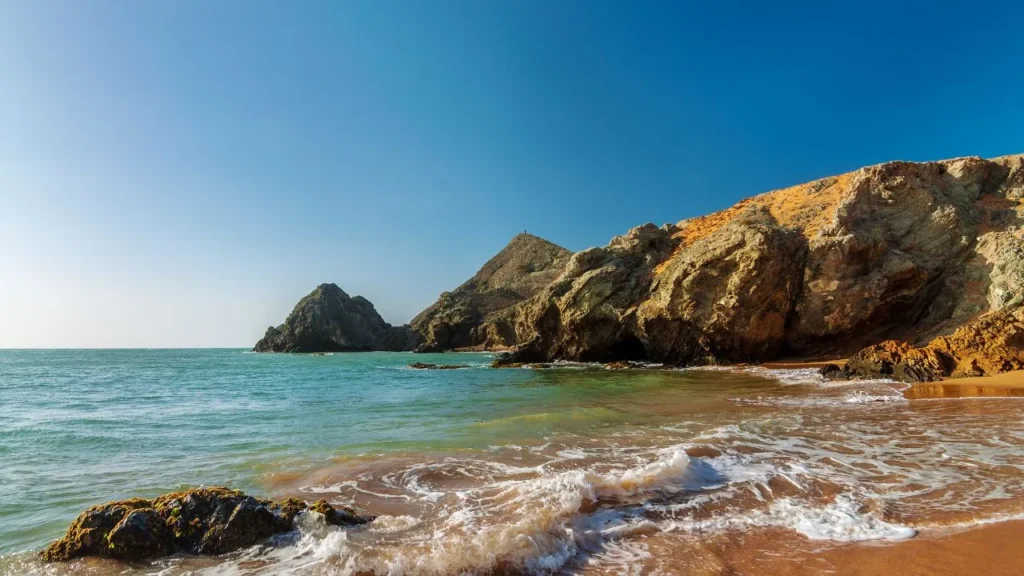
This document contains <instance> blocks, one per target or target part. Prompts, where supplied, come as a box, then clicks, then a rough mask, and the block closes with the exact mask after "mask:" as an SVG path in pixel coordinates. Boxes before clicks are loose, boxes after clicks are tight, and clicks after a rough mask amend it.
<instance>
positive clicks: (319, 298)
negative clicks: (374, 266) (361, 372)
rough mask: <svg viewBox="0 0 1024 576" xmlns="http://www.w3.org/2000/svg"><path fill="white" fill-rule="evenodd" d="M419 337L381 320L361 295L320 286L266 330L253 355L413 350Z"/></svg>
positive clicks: (335, 286)
mask: <svg viewBox="0 0 1024 576" xmlns="http://www.w3.org/2000/svg"><path fill="white" fill-rule="evenodd" d="M419 343H420V337H419V334H417V333H416V332H415V331H414V330H412V329H411V328H410V327H408V326H392V325H390V324H388V323H387V322H385V321H384V319H383V318H381V317H380V314H378V313H377V310H375V309H374V307H373V304H371V303H370V301H369V300H367V299H366V298H363V297H362V296H355V297H350V296H349V295H348V294H346V293H345V291H344V290H342V289H341V288H338V286H337V285H335V284H321V285H320V286H317V288H316V289H315V290H313V291H312V292H310V293H309V294H308V295H307V296H306V297H305V298H303V299H302V300H299V303H298V304H296V305H295V308H294V309H293V310H292V313H291V314H289V315H288V318H287V319H286V320H285V321H284V324H282V325H280V326H278V327H277V328H274V327H273V326H271V327H270V328H268V329H267V333H266V335H264V336H263V339H262V340H260V341H259V342H257V343H256V346H255V348H253V350H255V351H256V352H367V351H373V350H386V351H406V350H414V349H415V348H416V347H417V346H418V345H419Z"/></svg>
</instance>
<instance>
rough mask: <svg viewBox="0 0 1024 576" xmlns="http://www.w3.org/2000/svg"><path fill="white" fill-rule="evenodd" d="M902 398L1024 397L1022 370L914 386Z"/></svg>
mask: <svg viewBox="0 0 1024 576" xmlns="http://www.w3.org/2000/svg"><path fill="white" fill-rule="evenodd" d="M903 395H904V396H906V397H907V398H909V399H911V400H917V399H921V398H976V397H1000V396H1002V397H1007V396H1024V370H1017V371H1015V372H1005V373H1003V374H996V375H995V376H982V377H978V378H951V379H949V380H943V381H941V382H925V383H921V384H914V385H913V386H911V387H910V388H908V389H907V390H906V391H905V392H904V393H903Z"/></svg>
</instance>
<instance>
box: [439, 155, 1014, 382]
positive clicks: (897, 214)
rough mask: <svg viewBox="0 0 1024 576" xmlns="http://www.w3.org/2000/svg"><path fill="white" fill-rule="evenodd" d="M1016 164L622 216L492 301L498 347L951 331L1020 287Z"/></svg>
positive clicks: (740, 347) (959, 167) (591, 349)
mask: <svg viewBox="0 0 1024 576" xmlns="http://www.w3.org/2000/svg"><path fill="white" fill-rule="evenodd" d="M1022 162H1024V156H1020V155H1018V156H1007V157H1003V158H997V159H994V160H984V159H981V158H958V159H954V160H947V161H942V162H927V163H912V162H889V163H886V164H881V165H878V166H871V167H868V168H862V169H860V170H857V171H855V172H852V173H849V174H844V175H841V176H836V177H831V178H825V179H822V180H818V181H815V182H811V183H808V184H803V185H799V186H794V187H792V188H787V189H784V190H777V191H773V192H769V193H766V194H762V195H760V196H755V197H752V198H749V199H747V200H744V201H742V202H740V203H738V204H736V205H735V206H733V207H731V208H728V209H726V210H723V211H721V212H717V213H714V214H711V215H708V216H703V217H699V218H693V219H690V220H684V221H682V222H679V223H677V224H675V225H666V226H663V227H660V228H659V227H656V226H654V225H651V224H647V225H644V226H640V227H638V228H634V229H633V230H631V231H629V232H628V233H627V234H625V235H624V236H620V237H617V238H615V239H613V240H612V241H611V243H609V244H608V245H607V246H605V247H601V248H591V249H589V250H584V251H582V252H579V253H577V254H574V255H572V257H571V258H569V259H568V261H567V262H566V264H565V266H564V268H562V269H561V270H560V271H554V270H548V271H547V272H546V274H547V276H553V277H554V279H553V281H551V282H550V283H549V284H547V285H546V286H544V287H543V288H541V289H539V290H538V291H537V292H536V294H534V295H533V296H531V297H530V298H528V299H526V300H524V301H522V302H520V303H518V304H513V305H512V307H511V308H507V309H503V310H502V312H501V314H500V318H501V326H502V328H501V330H505V331H508V333H507V334H504V335H503V336H502V339H503V341H505V342H516V343H518V344H519V345H518V347H517V348H516V349H515V351H514V352H513V353H512V354H511V355H510V356H509V357H508V358H506V361H507V362H535V361H549V360H553V359H569V360H587V361H611V360H636V359H643V360H650V361H658V362H667V363H673V364H700V363H708V362H750V361H763V360H769V359H773V358H776V357H779V356H781V355H788V356H811V355H821V354H850V353H854V352H856V351H858V350H859V349H860V348H862V347H864V346H869V345H873V344H877V343H879V342H882V341H885V340H898V341H906V342H908V345H909V346H911V347H914V346H920V345H923V344H924V343H927V342H930V341H933V340H934V339H936V338H938V337H941V336H950V337H952V336H953V335H954V334H955V333H956V329H957V328H960V327H962V326H965V325H968V324H970V323H971V322H975V321H980V322H982V324H984V321H982V318H983V315H986V314H990V313H1001V314H1006V313H1007V312H1008V311H1012V310H1014V309H1016V308H1017V307H1018V306H1020V304H1021V301H1022V299H1024V240H1022V238H1024V230H1021V228H1020V226H1021V224H1022V223H1024V219H1022V218H1024V204H1022V198H1024V169H1022ZM560 258H561V256H560ZM555 264H556V263H555V262H554V259H552V268H554V267H555ZM547 276H546V277H547ZM1007 322H1009V321H1007ZM1011 323H1012V322H1011ZM485 324H486V323H484V322H478V323H475V324H474V323H473V322H464V323H463V324H461V325H460V326H461V327H460V333H462V334H474V330H480V329H481V328H482V327H483V326H485ZM422 326H423V324H422V322H421V323H420V324H419V327H421V329H422ZM509 327H511V328H509ZM488 330H489V328H488ZM513 332H514V334H513ZM482 340H483V341H486V339H485V338H482V336H481V335H480V334H479V333H478V332H477V333H475V339H471V340H470V341H472V342H479V341H482ZM427 341H428V342H430V341H432V340H431V338H430V337H429V336H428V338H427ZM433 341H434V342H438V343H441V342H445V341H443V340H441V339H437V338H434V339H433ZM947 341H948V339H947ZM960 341H962V342H969V341H971V338H970V337H963V338H960ZM460 343H461V341H460ZM970 354H971V353H970V352H969V351H968V350H961V351H959V352H956V353H952V354H947V356H955V357H957V358H967V357H968V356H970ZM983 364H984V363H980V364H979V363H977V362H975V365H977V366H982V365H983ZM995 369H996V368H994V367H990V370H995ZM978 371H981V372H986V370H985V368H984V367H981V368H979V369H977V370H974V372H975V373H976V372H978Z"/></svg>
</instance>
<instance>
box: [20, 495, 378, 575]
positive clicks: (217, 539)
mask: <svg viewBox="0 0 1024 576" xmlns="http://www.w3.org/2000/svg"><path fill="white" fill-rule="evenodd" d="M306 510H311V511H314V512H317V513H320V514H322V515H323V516H324V519H325V520H326V521H327V522H328V523H329V524H333V525H336V526H356V525H359V524H365V523H367V522H369V521H371V520H372V518H370V517H366V516H360V515H359V514H358V513H356V512H355V511H354V510H352V509H349V508H342V509H336V508H334V507H333V506H331V505H330V504H329V503H327V501H325V500H318V501H317V502H316V503H314V504H313V505H312V506H309V505H307V504H306V503H305V502H302V501H301V500H297V499H295V498H289V499H287V500H283V501H280V502H272V501H270V500H263V499H257V498H253V497H252V496H248V495H246V494H245V493H243V492H240V491H238V490H231V489H228V488H224V487H210V488H194V489H191V490H185V491H182V492H172V493H170V494H164V495H163V496H159V497H157V498H156V499H154V500H146V499H143V498H131V499H129V500H120V501H114V502H107V503H106V504H100V505H97V506H93V507H92V508H89V509H88V510H86V511H85V512H82V514H80V515H79V516H78V518H76V519H75V521H74V522H73V523H72V524H71V526H70V527H69V528H68V530H67V533H66V534H65V535H64V537H63V538H61V539H60V540H57V541H55V542H53V543H51V544H50V545H49V546H47V547H46V548H45V549H44V550H43V551H42V552H40V557H41V558H42V559H43V560H45V561H47V562H64V561H68V560H72V559H74V558H81V557H85V556H102V557H107V558H117V559H122V560H149V559H154V558H159V557H162V556H167V555H170V554H174V553H176V552H185V553H188V554H203V555H217V554H225V553H227V552H231V551H234V550H238V549H241V548H247V547H249V546H253V545H255V544H258V543H259V542H262V541H263V540H265V539H267V538H269V537H271V536H273V535H275V534H280V533H284V532H290V531H291V530H293V529H294V528H295V518H296V516H298V515H299V513H301V512H303V511H306Z"/></svg>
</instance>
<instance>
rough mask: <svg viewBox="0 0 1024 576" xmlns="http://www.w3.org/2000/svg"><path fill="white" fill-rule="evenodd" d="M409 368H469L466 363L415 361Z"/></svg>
mask: <svg viewBox="0 0 1024 576" xmlns="http://www.w3.org/2000/svg"><path fill="white" fill-rule="evenodd" d="M409 368H412V369H414V370H460V369H462V368H469V366H468V365H466V364H428V363H425V362H413V363H412V364H409Z"/></svg>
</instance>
